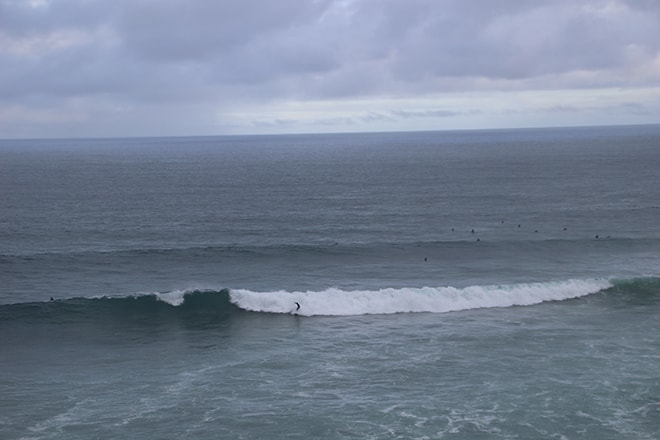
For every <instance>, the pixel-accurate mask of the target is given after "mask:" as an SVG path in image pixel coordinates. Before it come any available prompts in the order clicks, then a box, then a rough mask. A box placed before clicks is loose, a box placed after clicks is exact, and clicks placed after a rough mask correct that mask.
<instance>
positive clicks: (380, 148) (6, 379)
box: [0, 126, 660, 439]
mask: <svg viewBox="0 0 660 440" xmlns="http://www.w3.org/2000/svg"><path fill="white" fill-rule="evenodd" d="M658 163H660V127H659V126H643V127H609V128H583V129H548V130H510V131H475V132H454V133H446V132H437V133H396V134H394V133H393V134H369V135H314V136H272V137H271V136H261V137H218V138H176V139H113V140H57V141H0V171H1V172H0V188H1V189H0V191H1V193H0V246H1V247H0V304H2V305H0V353H1V356H0V371H1V372H2V373H1V374H0V437H2V438H8V439H13V438H16V439H18V438H67V439H71V438H81V439H83V438H85V439H86V438H113V437H125V438H178V437H182V436H187V437H190V438H206V437H214V438H285V437H286V438H289V437H291V438H402V439H403V438H406V439H408V438H450V439H479V438H484V439H486V438H487V439H492V438H502V439H509V438H510V439H528V438H558V439H559V438H566V439H573V438H580V439H584V438H586V439H609V438H611V439H657V438H660V342H659V339H658V337H657V335H658V334H660V332H659V331H660V319H658V317H659V316H660V277H659V273H660V270H658V269H659V268H660V227H659V226H658V225H660V222H659V221H658V219H660V174H658V173H657V166H656V165H657V164H658ZM51 297H52V298H53V301H51V300H50V299H51ZM296 302H297V303H299V304H300V305H301V307H300V310H296Z"/></svg>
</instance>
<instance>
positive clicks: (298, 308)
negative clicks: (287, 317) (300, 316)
mask: <svg viewBox="0 0 660 440" xmlns="http://www.w3.org/2000/svg"><path fill="white" fill-rule="evenodd" d="M298 310H300V303H296V312H297V311H298Z"/></svg>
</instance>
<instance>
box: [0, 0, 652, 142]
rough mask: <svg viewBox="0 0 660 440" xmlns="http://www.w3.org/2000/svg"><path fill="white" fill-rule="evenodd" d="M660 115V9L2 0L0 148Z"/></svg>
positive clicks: (574, 2)
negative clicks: (23, 143) (53, 141)
mask: <svg viewBox="0 0 660 440" xmlns="http://www.w3.org/2000/svg"><path fill="white" fill-rule="evenodd" d="M658 115H660V2H658V1H655V0H648V1H645V0H628V1H623V0H612V1H605V0H602V1H598V0H593V1H587V0H556V1H552V0H546V1H534V0H497V1H491V0H483V1H478V0H453V1H452V0H277V1H275V0H240V1H234V0H220V1H218V0H112V1H110V0H0V137H60V136H72V137H78V136H131V135H196V134H200V135H207V134H226V133H268V132H313V131H321V132H328V131H365V130H415V129H454V128H460V129H464V128H492V127H527V126H553V125H594V124H630V123H657V122H660V119H659V118H658Z"/></svg>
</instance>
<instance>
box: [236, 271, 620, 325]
mask: <svg viewBox="0 0 660 440" xmlns="http://www.w3.org/2000/svg"><path fill="white" fill-rule="evenodd" d="M608 287H612V284H611V283H610V282H609V281H607V280H604V279H585V280H566V281H553V282H546V283H529V284H511V285H501V286H495V285H492V286H470V287H465V288H455V287H421V288H401V289H393V288H390V289H380V290H353V291H346V290H341V289H335V288H332V289H327V290H323V291H306V292H289V291H284V290H280V291H273V292H254V291H250V290H242V289H237V290H231V291H230V300H231V302H232V303H233V304H235V305H236V306H238V307H240V308H242V309H244V310H248V311H254V312H269V313H294V312H296V305H295V303H296V302H298V303H300V305H301V308H300V310H299V311H297V313H298V314H300V315H305V316H314V315H327V316H341V315H365V314H388V313H404V312H432V313H444V312H451V311H458V310H469V309H477V308H486V307H510V306H526V305H532V304H539V303H541V302H544V301H560V300H565V299H570V298H578V297H581V296H585V295H589V294H592V293H596V292H598V291H600V290H602V289H606V288H608Z"/></svg>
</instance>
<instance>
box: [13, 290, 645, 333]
mask: <svg viewBox="0 0 660 440" xmlns="http://www.w3.org/2000/svg"><path fill="white" fill-rule="evenodd" d="M651 280H655V283H654V282H653V281H648V280H647V281H645V283H642V284H641V285H640V286H637V287H635V284H634V283H635V282H633V281H628V282H627V283H628V288H630V287H631V286H632V287H633V288H637V289H639V288H640V287H643V286H644V285H647V284H648V283H651V284H652V285H654V286H655V285H656V284H658V281H657V279H651ZM631 283H632V284H631ZM637 283H640V282H639V281H638V282H637ZM613 286H614V284H613V282H612V281H608V280H606V279H584V280H579V279H575V280H566V281H556V282H545V283H526V284H511V285H499V286H498V285H484V286H479V285H475V286H469V287H464V288H457V287H422V288H386V289H379V290H342V289H338V288H331V289H325V290H321V291H304V292H303V291H286V290H280V291H270V292H267V291H262V292H259V291H253V290H246V289H221V290H177V291H171V292H161V293H145V294H135V295H129V296H120V297H96V298H70V299H64V300H55V301H47V302H32V303H19V304H10V305H2V306H0V320H1V321H3V322H9V321H21V320H28V321H40V322H53V323H71V322H76V321H79V320H82V321H88V320H96V319H100V320H106V321H107V320H120V321H121V320H128V321H130V320H137V321H139V320H146V321H152V322H153V321H161V320H165V321H167V320H169V319H183V320H189V321H191V322H195V321H200V322H201V321H204V320H209V319H211V320H217V319H221V320H222V319H228V318H229V317H232V316H236V315H238V314H242V313H246V312H257V313H266V314H296V315H302V316H354V315H374V314H392V313H415V312H428V313H446V312H453V311H461V310H471V309H479V308H490V307H511V306H529V305H534V304H540V303H542V302H546V301H561V300H566V299H572V298H579V297H583V296H586V295H590V294H593V293H597V292H601V291H604V290H606V289H609V288H612V287H613ZM296 303H299V304H300V305H301V307H300V309H299V310H297V307H296Z"/></svg>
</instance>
